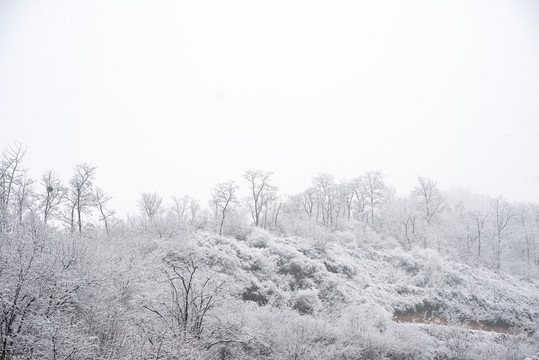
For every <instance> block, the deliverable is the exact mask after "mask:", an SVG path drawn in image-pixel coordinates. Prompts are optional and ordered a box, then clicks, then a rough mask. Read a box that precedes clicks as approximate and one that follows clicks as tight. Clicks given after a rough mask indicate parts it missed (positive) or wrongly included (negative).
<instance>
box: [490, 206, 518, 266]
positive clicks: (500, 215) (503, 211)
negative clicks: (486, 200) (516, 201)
mask: <svg viewBox="0 0 539 360" xmlns="http://www.w3.org/2000/svg"><path fill="white" fill-rule="evenodd" d="M490 207H491V211H492V220H493V226H494V240H495V253H496V269H497V270H500V268H501V253H502V244H503V242H504V240H505V239H506V237H507V236H508V235H509V225H510V222H511V220H513V218H514V213H513V208H512V206H511V204H509V202H507V201H506V200H505V199H504V198H503V197H498V198H496V199H492V200H491V201H490Z"/></svg>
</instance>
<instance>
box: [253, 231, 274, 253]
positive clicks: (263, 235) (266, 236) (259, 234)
mask: <svg viewBox="0 0 539 360" xmlns="http://www.w3.org/2000/svg"><path fill="white" fill-rule="evenodd" d="M271 238H272V235H271V234H270V233H269V232H267V231H265V230H262V229H260V228H255V229H253V231H252V232H251V233H250V234H249V235H248V236H247V243H248V244H249V246H251V247H254V248H262V249H263V248H267V247H268V245H269V244H270V243H271Z"/></svg>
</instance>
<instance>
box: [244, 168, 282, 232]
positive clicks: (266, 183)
mask: <svg viewBox="0 0 539 360" xmlns="http://www.w3.org/2000/svg"><path fill="white" fill-rule="evenodd" d="M272 174H273V173H271V172H267V171H261V170H247V171H245V173H244V174H243V178H244V179H245V181H246V182H247V184H248V186H249V191H250V192H251V199H250V201H249V208H250V209H251V216H252V217H253V221H254V224H255V226H259V224H260V214H261V213H262V209H263V208H264V207H267V205H268V202H269V201H271V199H272V192H274V191H275V190H276V189H277V188H276V187H275V186H273V185H272V184H271V183H270V181H271V176H272Z"/></svg>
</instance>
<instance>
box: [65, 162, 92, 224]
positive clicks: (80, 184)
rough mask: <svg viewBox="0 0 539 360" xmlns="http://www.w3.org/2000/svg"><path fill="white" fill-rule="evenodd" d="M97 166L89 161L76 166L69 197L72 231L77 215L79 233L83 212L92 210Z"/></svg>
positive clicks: (70, 183)
mask: <svg viewBox="0 0 539 360" xmlns="http://www.w3.org/2000/svg"><path fill="white" fill-rule="evenodd" d="M95 170H96V167H95V166H92V165H89V164H87V163H81V164H78V165H77V166H75V174H74V175H73V177H72V178H71V181H70V182H69V185H70V188H69V194H68V198H69V200H70V203H71V217H70V223H71V231H72V232H73V231H74V229H75V226H74V219H75V213H76V215H77V226H78V230H79V233H82V214H84V213H88V212H90V211H91V207H92V206H93V205H94V200H95V199H94V192H93V183H92V182H93V180H94V177H95Z"/></svg>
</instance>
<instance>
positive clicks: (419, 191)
mask: <svg viewBox="0 0 539 360" xmlns="http://www.w3.org/2000/svg"><path fill="white" fill-rule="evenodd" d="M417 180H418V184H417V186H416V187H415V188H414V190H413V191H412V196H413V197H414V198H415V199H416V201H417V204H418V209H419V210H420V212H421V214H422V216H423V219H424V220H425V221H426V222H427V225H430V223H431V221H432V219H433V218H434V217H435V216H437V215H438V214H439V213H441V212H442V211H443V210H444V208H445V199H444V197H443V196H442V194H441V193H440V190H439V189H438V183H437V182H436V181H433V180H430V179H425V178H423V177H421V176H420V177H418V178H417Z"/></svg>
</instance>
